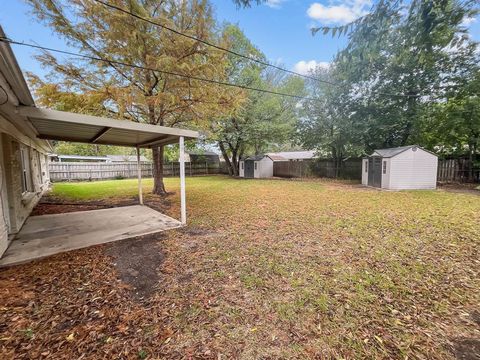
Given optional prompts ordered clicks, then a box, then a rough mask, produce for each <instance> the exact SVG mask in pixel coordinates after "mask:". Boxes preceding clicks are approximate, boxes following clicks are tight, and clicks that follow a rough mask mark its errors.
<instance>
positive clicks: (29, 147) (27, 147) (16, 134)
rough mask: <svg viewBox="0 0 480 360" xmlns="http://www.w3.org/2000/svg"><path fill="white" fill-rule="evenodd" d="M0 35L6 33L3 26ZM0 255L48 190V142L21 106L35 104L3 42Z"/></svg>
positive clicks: (0, 68) (0, 55)
mask: <svg viewBox="0 0 480 360" xmlns="http://www.w3.org/2000/svg"><path fill="white" fill-rule="evenodd" d="M0 36H5V34H4V33H3V30H2V29H1V28H0ZM0 104H1V105H0V133H1V134H0V184H1V185H0V195H1V196H0V197H1V205H2V206H1V207H0V213H1V217H0V219H1V220H0V256H1V255H2V254H3V253H4V251H5V250H6V249H7V247H8V245H9V239H11V237H12V235H13V234H15V233H17V232H18V231H19V230H20V228H21V227H22V225H23V223H24V222H25V220H26V219H27V217H28V215H29V214H30V212H31V211H32V209H33V207H34V206H35V205H36V204H37V202H38V200H39V199H40V197H41V196H42V194H43V193H44V192H45V191H46V190H47V189H48V186H49V182H50V181H49V174H48V166H47V164H48V157H47V154H48V153H49V152H51V151H52V148H51V146H50V144H49V142H48V141H46V140H41V139H39V138H37V135H36V133H35V130H34V128H33V127H32V125H31V123H30V122H29V121H28V119H27V117H26V116H24V115H21V114H19V113H18V112H17V106H22V105H24V106H34V105H35V104H34V101H33V98H32V96H31V94H30V91H29V89H28V86H27V84H26V82H25V79H24V77H23V74H22V72H21V71H20V68H19V67H18V63H17V61H16V59H15V56H14V54H13V52H12V51H11V48H10V46H8V45H7V44H5V43H0Z"/></svg>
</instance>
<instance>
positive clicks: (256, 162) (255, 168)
mask: <svg viewBox="0 0 480 360" xmlns="http://www.w3.org/2000/svg"><path fill="white" fill-rule="evenodd" d="M255 170H257V162H256V161H255Z"/></svg>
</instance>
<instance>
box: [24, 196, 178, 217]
mask: <svg viewBox="0 0 480 360" xmlns="http://www.w3.org/2000/svg"><path fill="white" fill-rule="evenodd" d="M169 195H171V194H167V196H166V197H160V196H157V195H152V194H147V195H146V197H145V200H144V203H145V205H147V206H149V207H151V208H152V209H154V210H156V211H159V212H162V213H163V212H166V211H167V210H168V209H170V207H171V201H170V199H169V198H168V197H169ZM131 205H138V199H137V198H136V197H131V198H109V199H102V200H66V199H62V198H57V197H54V196H51V195H47V196H44V197H43V198H42V199H41V200H40V202H39V203H38V204H37V206H35V208H34V209H33V211H32V214H31V216H37V215H48V214H63V213H70V212H76V211H89V210H100V209H110V208H113V207H121V206H131Z"/></svg>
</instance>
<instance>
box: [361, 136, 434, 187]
mask: <svg viewBox="0 0 480 360" xmlns="http://www.w3.org/2000/svg"><path fill="white" fill-rule="evenodd" d="M437 167H438V157H437V155H435V154H434V153H432V152H430V151H428V150H425V149H422V148H421V147H419V146H417V145H410V146H402V147H396V148H390V149H378V150H375V151H374V152H373V153H372V154H371V155H370V156H368V157H366V158H364V159H363V161H362V184H363V185H366V186H372V187H377V188H381V189H388V190H413V189H435V188H436V187H437Z"/></svg>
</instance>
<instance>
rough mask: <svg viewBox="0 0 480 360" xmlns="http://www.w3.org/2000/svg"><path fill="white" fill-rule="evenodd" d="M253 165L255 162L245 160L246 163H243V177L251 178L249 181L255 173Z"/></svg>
mask: <svg viewBox="0 0 480 360" xmlns="http://www.w3.org/2000/svg"><path fill="white" fill-rule="evenodd" d="M254 163H255V161H253V160H246V161H245V173H244V176H245V177H246V178H251V179H253V177H254V172H255V170H254V166H255V165H254Z"/></svg>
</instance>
